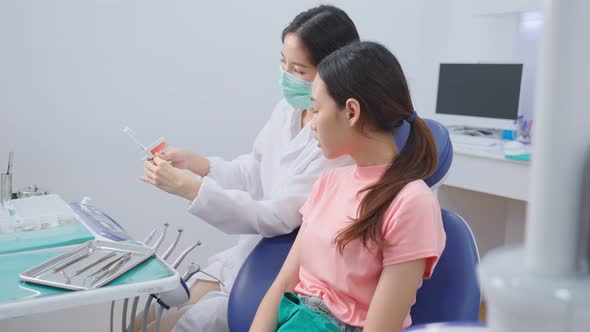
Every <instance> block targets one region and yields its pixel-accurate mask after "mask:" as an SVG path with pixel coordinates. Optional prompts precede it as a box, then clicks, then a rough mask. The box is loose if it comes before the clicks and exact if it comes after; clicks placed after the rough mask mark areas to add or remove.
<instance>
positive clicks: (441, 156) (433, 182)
mask: <svg viewBox="0 0 590 332" xmlns="http://www.w3.org/2000/svg"><path fill="white" fill-rule="evenodd" d="M424 122H426V124H427V125H428V128H430V132H431V133H432V136H433V137H434V143H436V149H437V152H438V165H437V167H436V171H434V174H432V175H431V176H430V177H429V178H427V179H425V180H424V182H426V184H427V185H428V186H429V187H430V188H432V189H436V188H437V187H438V186H439V185H441V184H442V182H443V180H444V179H445V177H446V175H447V174H448V172H449V169H450V168H451V164H452V162H453V144H452V143H451V138H450V136H449V131H448V130H447V127H445V126H443V125H442V124H441V123H439V122H437V121H434V120H431V119H424ZM409 133H410V125H409V124H408V123H407V122H404V123H403V125H402V126H401V127H399V128H396V130H395V131H394V133H393V134H394V137H395V143H396V145H397V149H398V150H399V151H401V150H402V148H403V147H404V145H405V144H406V141H407V140H408V135H409Z"/></svg>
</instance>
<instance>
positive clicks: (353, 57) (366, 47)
mask: <svg viewBox="0 0 590 332" xmlns="http://www.w3.org/2000/svg"><path fill="white" fill-rule="evenodd" d="M318 73H319V75H320V77H321V79H322V80H323V81H324V83H325V85H326V87H327V90H328V93H329V94H330V96H331V97H332V98H333V99H334V101H335V102H336V104H337V105H338V106H339V108H340V109H342V110H343V109H345V107H346V101H347V100H348V99H350V98H354V99H356V100H357V101H358V103H359V104H360V109H361V113H360V118H359V122H358V128H359V129H360V130H361V131H364V132H366V130H367V129H370V130H377V131H382V132H388V133H393V130H394V129H395V128H397V127H399V126H401V125H402V124H403V122H404V121H405V120H406V119H408V118H409V117H410V116H411V115H412V114H413V113H414V106H413V105H412V99H411V97H410V91H409V89H408V83H407V81H406V78H405V75H404V72H403V70H402V67H401V65H400V64H399V62H398V61H397V59H396V58H395V56H394V55H393V54H391V52H389V51H388V50H387V49H386V48H385V47H384V46H382V45H380V44H377V43H374V42H357V43H353V44H350V45H348V46H345V47H343V48H341V49H339V50H337V51H335V52H334V53H332V54H330V55H328V56H327V57H326V58H325V59H324V60H323V61H322V62H321V63H320V65H319V66H318ZM409 122H410V133H409V136H408V140H407V142H406V144H405V145H404V147H403V149H402V150H401V151H400V152H399V153H397V154H396V156H395V157H394V158H393V160H392V162H391V166H390V167H389V168H388V169H387V170H386V172H385V174H384V175H383V177H382V178H381V179H380V180H379V181H378V182H377V183H376V184H374V185H372V186H369V187H367V188H365V189H363V190H361V191H360V192H359V195H360V194H362V193H365V196H364V197H363V199H362V201H361V204H360V206H359V209H358V213H357V215H358V217H357V218H356V219H352V221H351V223H350V225H349V226H347V227H346V228H345V229H343V230H342V231H341V232H340V233H339V234H338V236H337V237H336V240H335V241H336V244H337V246H338V249H339V250H340V252H342V250H344V247H345V246H346V245H347V244H348V243H349V242H350V241H352V240H354V239H359V240H360V241H361V243H362V244H363V245H364V246H365V247H367V248H369V246H368V244H369V242H373V243H375V244H377V245H378V247H379V248H382V247H383V244H384V239H383V231H382V226H383V219H384V215H385V212H386V211H387V209H388V208H389V206H390V205H391V202H392V201H393V199H394V198H395V197H396V196H397V194H398V193H399V192H400V191H401V190H402V189H403V188H404V186H406V185H407V184H408V183H410V182H412V181H414V180H418V179H425V178H427V177H429V176H430V175H432V173H434V171H435V170H436V166H437V164H438V153H437V150H436V145H435V143H434V138H433V136H432V133H431V132H430V129H429V128H428V126H427V125H426V123H425V122H424V121H423V120H422V119H420V118H419V117H416V118H415V119H414V120H413V121H409ZM392 136H393V135H392ZM392 139H393V137H392Z"/></svg>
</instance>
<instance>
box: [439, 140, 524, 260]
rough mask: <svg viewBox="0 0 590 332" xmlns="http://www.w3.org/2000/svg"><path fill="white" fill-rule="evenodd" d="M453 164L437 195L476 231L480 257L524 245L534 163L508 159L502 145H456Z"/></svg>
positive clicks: (443, 204) (445, 206) (442, 203)
mask: <svg viewBox="0 0 590 332" xmlns="http://www.w3.org/2000/svg"><path fill="white" fill-rule="evenodd" d="M453 149H454V154H453V164H452V166H451V169H450V171H449V175H448V177H447V179H446V181H445V182H444V185H443V186H441V187H440V189H439V190H438V192H437V196H438V199H439V201H440V204H441V206H442V207H443V208H447V209H449V210H452V211H454V212H457V213H458V214H459V215H461V216H462V217H463V218H464V219H465V220H466V221H467V223H468V224H469V225H470V227H471V228H472V230H473V233H474V235H475V238H476V241H477V244H478V248H479V251H480V255H482V256H483V255H485V253H487V251H489V250H490V249H493V248H495V247H498V246H501V245H506V244H516V243H523V241H524V222H525V219H526V218H525V216H526V207H527V201H528V199H529V179H530V162H524V161H517V160H511V159H506V158H505V157H504V152H503V149H502V145H498V146H497V147H495V148H477V147H473V146H465V145H460V144H454V145H453Z"/></svg>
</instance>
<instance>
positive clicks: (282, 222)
mask: <svg viewBox="0 0 590 332" xmlns="http://www.w3.org/2000/svg"><path fill="white" fill-rule="evenodd" d="M317 153H318V154H319V153H321V151H319V150H318V151H317ZM342 162H343V160H339V161H330V160H326V159H325V158H321V157H319V156H318V158H315V160H314V161H313V162H311V163H310V165H308V167H307V168H306V169H305V170H304V171H303V172H302V173H301V174H298V175H294V176H291V177H289V178H286V179H283V181H282V183H281V184H280V186H277V187H278V189H277V192H275V193H274V194H273V196H272V197H273V199H266V200H257V199H255V197H253V196H252V195H251V194H250V193H248V192H245V191H241V190H225V189H223V188H222V187H221V186H220V185H219V184H217V183H216V181H215V180H213V179H209V178H207V177H205V178H204V179H203V183H202V184H201V186H200V189H199V192H198V195H197V198H196V199H195V200H194V201H193V203H192V204H191V206H190V207H189V212H190V213H192V214H193V215H195V216H197V217H199V218H200V219H202V220H204V221H205V222H207V223H209V224H210V225H212V226H214V227H216V228H218V229H219V230H221V231H223V232H225V233H228V234H261V235H262V236H264V237H273V236H277V235H282V234H287V233H290V232H291V231H293V230H294V229H295V228H297V227H299V226H300V225H301V215H300V214H299V209H300V208H301V206H303V203H304V202H305V200H306V199H307V197H308V195H309V193H310V192H311V190H312V188H313V184H314V182H315V181H316V180H317V179H318V178H319V176H320V174H321V173H322V172H323V171H324V170H327V169H329V168H331V167H334V166H335V165H341V164H342ZM339 163H340V164H339Z"/></svg>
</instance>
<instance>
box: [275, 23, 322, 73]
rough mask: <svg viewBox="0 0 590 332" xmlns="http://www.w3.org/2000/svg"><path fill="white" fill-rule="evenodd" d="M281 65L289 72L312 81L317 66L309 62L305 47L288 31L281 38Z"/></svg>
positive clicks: (297, 37)
mask: <svg viewBox="0 0 590 332" xmlns="http://www.w3.org/2000/svg"><path fill="white" fill-rule="evenodd" d="M281 67H282V68H283V70H284V71H286V72H288V73H289V74H293V75H295V76H297V77H299V78H301V79H303V80H306V81H308V82H311V81H313V78H314V77H315V75H316V74H317V68H316V67H315V66H314V65H312V64H311V61H310V60H309V55H308V53H307V49H306V48H305V45H303V42H302V41H301V39H300V38H299V36H297V35H296V34H294V33H288V34H286V35H285V39H284V40H283V48H282V49H281Z"/></svg>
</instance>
